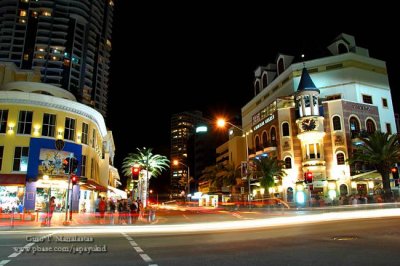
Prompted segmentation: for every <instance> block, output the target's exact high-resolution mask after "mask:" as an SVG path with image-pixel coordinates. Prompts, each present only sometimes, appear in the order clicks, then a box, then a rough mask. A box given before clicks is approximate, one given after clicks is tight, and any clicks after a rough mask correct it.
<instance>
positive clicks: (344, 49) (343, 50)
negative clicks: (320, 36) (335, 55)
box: [338, 43, 349, 54]
mask: <svg viewBox="0 0 400 266" xmlns="http://www.w3.org/2000/svg"><path fill="white" fill-rule="evenodd" d="M338 52H339V54H345V53H348V52H349V51H348V50H347V47H346V45H344V44H343V43H339V45H338Z"/></svg>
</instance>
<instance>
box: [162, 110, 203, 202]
mask: <svg viewBox="0 0 400 266" xmlns="http://www.w3.org/2000/svg"><path fill="white" fill-rule="evenodd" d="M198 125H208V121H207V119H206V118H204V117H203V114H202V112H200V111H186V112H182V113H177V114H174V115H172V117H171V157H170V159H171V161H173V160H178V161H180V162H181V163H183V164H185V165H187V166H189V168H190V171H191V173H190V175H191V176H193V174H195V171H194V170H195V169H198V167H199V166H198V164H200V163H201V162H200V161H198V162H197V165H196V168H195V163H194V161H195V150H196V148H195V144H196V143H195V142H196V138H195V134H196V128H197V126H198ZM198 133H200V135H201V134H202V133H204V132H198ZM197 141H200V140H199V139H197ZM197 151H198V155H197V156H198V158H197V159H198V160H200V150H197ZM187 174H188V168H187V167H185V166H184V165H182V164H179V165H177V166H175V165H173V166H171V183H170V189H171V194H172V196H174V197H176V196H178V195H179V194H180V193H181V192H182V191H185V190H184V188H183V187H182V185H180V184H179V180H181V179H182V177H185V179H186V178H187ZM186 180H187V179H186Z"/></svg>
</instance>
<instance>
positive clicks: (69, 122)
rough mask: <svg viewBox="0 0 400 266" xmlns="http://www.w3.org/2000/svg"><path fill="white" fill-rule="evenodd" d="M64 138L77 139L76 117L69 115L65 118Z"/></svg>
mask: <svg viewBox="0 0 400 266" xmlns="http://www.w3.org/2000/svg"><path fill="white" fill-rule="evenodd" d="M64 139H67V140H74V139H75V119H72V118H69V117H66V118H65V129H64Z"/></svg>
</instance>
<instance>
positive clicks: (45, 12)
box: [42, 11, 51, 17]
mask: <svg viewBox="0 0 400 266" xmlns="http://www.w3.org/2000/svg"><path fill="white" fill-rule="evenodd" d="M42 15H43V16H46V17H50V16H51V13H50V12H49V11H43V12H42Z"/></svg>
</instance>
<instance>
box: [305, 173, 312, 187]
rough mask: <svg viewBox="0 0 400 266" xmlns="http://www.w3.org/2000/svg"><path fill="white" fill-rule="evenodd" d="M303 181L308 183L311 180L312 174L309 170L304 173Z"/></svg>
mask: <svg viewBox="0 0 400 266" xmlns="http://www.w3.org/2000/svg"><path fill="white" fill-rule="evenodd" d="M304 182H305V183H306V184H310V183H312V182H313V174H312V173H311V172H305V173H304Z"/></svg>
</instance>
